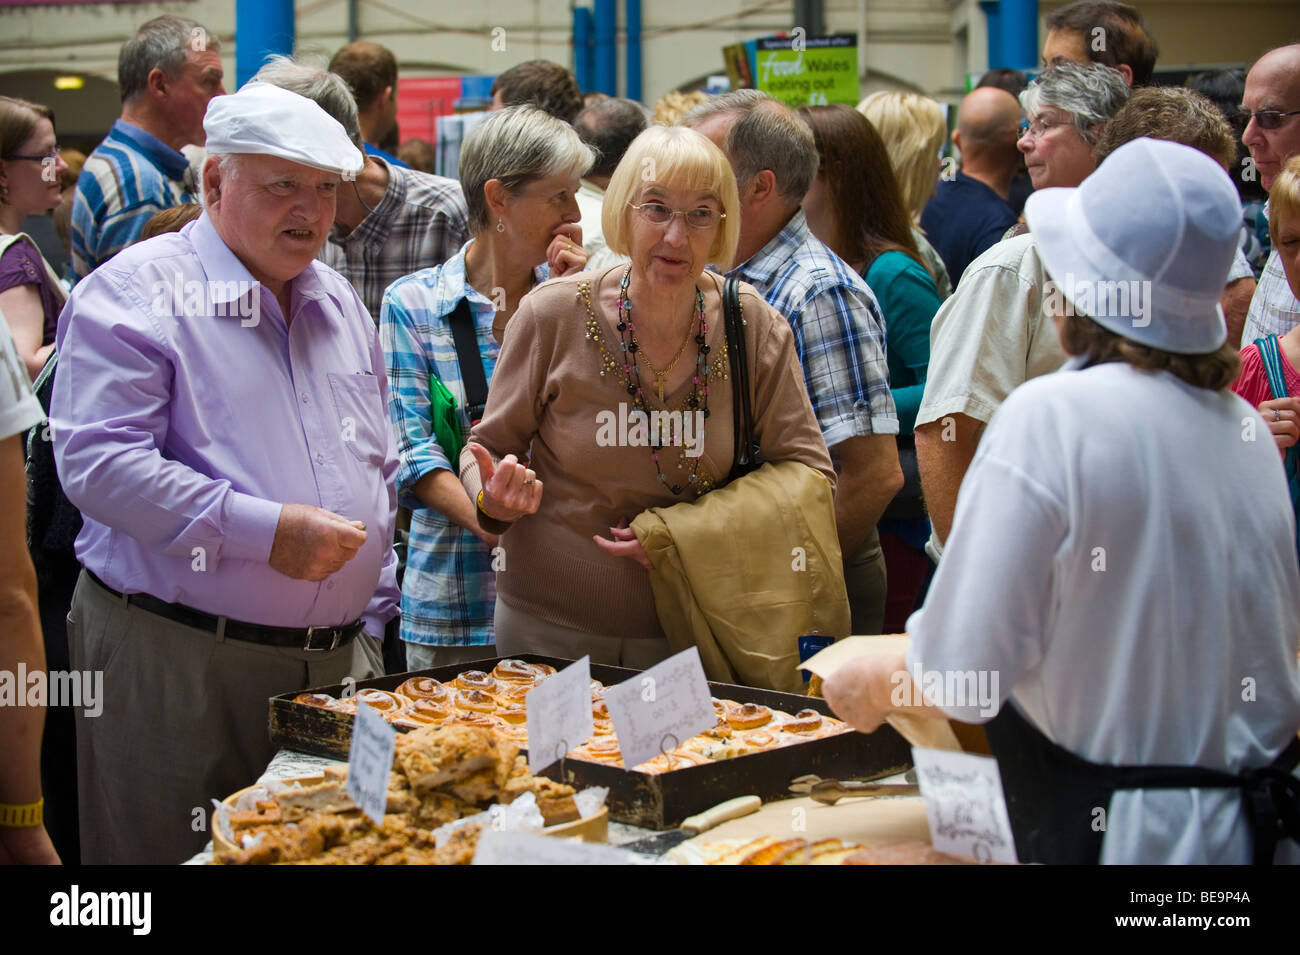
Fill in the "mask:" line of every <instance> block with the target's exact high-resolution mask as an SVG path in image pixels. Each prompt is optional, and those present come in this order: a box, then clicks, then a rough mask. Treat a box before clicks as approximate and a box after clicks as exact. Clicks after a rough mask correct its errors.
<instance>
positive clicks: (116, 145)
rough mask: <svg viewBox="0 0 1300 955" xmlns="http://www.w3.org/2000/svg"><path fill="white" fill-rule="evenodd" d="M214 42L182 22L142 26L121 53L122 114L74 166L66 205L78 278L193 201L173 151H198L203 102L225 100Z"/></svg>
mask: <svg viewBox="0 0 1300 955" xmlns="http://www.w3.org/2000/svg"><path fill="white" fill-rule="evenodd" d="M218 49H219V44H218V42H217V38H216V36H215V35H213V34H210V33H209V32H208V31H207V30H206V29H205V28H204V27H203V26H201V25H200V24H198V23H196V22H195V21H193V20H187V19H185V18H184V17H173V16H163V17H157V18H155V19H153V20H150V21H149V22H148V23H146V24H145V25H144V26H142V27H140V29H139V30H138V31H136V34H135V36H133V37H131V39H129V40H127V41H126V43H125V44H123V46H122V52H121V54H120V56H119V57H118V64H117V82H118V86H119V87H121V92H122V115H121V117H120V118H119V119H118V120H116V121H115V122H114V123H113V128H112V129H111V130H110V131H109V134H108V136H107V138H105V140H104V141H103V142H102V143H100V144H99V146H98V147H96V149H95V151H94V152H92V153H91V154H90V156H89V157H87V159H86V164H85V166H83V167H82V170H81V177H80V178H79V179H78V180H77V193H76V197H75V200H74V202H73V206H72V270H73V272H74V273H75V275H76V277H77V278H78V279H82V278H85V277H86V275H88V274H89V273H90V272H91V271H92V270H93V269H95V268H97V267H98V266H99V265H101V264H103V263H104V262H106V261H108V260H109V259H110V258H112V257H113V256H114V255H116V254H117V253H118V252H120V251H121V250H122V249H124V248H126V247H127V246H128V245H130V244H131V243H133V242H135V241H136V240H137V239H138V238H140V233H141V231H143V229H144V226H145V223H147V222H148V221H149V219H150V218H151V217H152V216H153V214H154V213H156V212H159V211H161V210H163V209H167V208H170V207H171V206H178V205H181V204H183V203H187V202H197V201H198V188H197V186H196V185H195V184H194V182H193V181H192V177H191V176H190V175H189V168H190V163H189V160H188V159H186V158H185V156H184V154H182V153H181V151H180V150H181V147H183V146H186V145H190V144H193V145H195V146H202V145H203V144H204V142H205V139H206V136H205V134H204V132H203V115H204V113H205V112H206V111H207V107H208V101H209V100H211V99H212V97H214V96H219V95H221V94H223V93H225V92H226V91H225V88H224V87H223V86H222V77H223V73H222V69H221V57H220V56H218Z"/></svg>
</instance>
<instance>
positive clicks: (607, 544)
mask: <svg viewBox="0 0 1300 955" xmlns="http://www.w3.org/2000/svg"><path fill="white" fill-rule="evenodd" d="M609 533H610V535H611V536H612V537H613V538H614V539H613V540H612V541H609V540H605V538H603V537H601V536H599V535H593V536H592V538H591V539H592V540H594V541H595V542H596V546H597V547H599V548H600V549H601V550H603V551H604V552H605V553H607V554H611V555H613V556H614V557H630V558H631V559H632V560H634V561H636V562H637V563H638V564H640V565H641V566H642V567H644V568H645V569H646V570H654V565H653V564H652V563H650V558H649V557H648V556H647V555H646V552H645V548H644V547H642V546H641V542H640V541H639V540H637V539H636V532H635V531H633V530H632V528H630V527H628V526H627V518H626V517H624V518H621V519H620V520H619V522H618V527H611V528H610V529H609Z"/></svg>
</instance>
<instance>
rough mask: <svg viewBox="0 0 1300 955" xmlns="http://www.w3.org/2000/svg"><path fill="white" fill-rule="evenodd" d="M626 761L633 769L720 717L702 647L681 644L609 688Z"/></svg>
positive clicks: (612, 714) (607, 699) (607, 697)
mask: <svg viewBox="0 0 1300 955" xmlns="http://www.w3.org/2000/svg"><path fill="white" fill-rule="evenodd" d="M605 705H606V706H607V707H608V708H609V715H610V718H611V719H612V720H613V721H614V732H615V733H617V734H618V745H619V749H620V750H622V753H623V766H624V768H626V769H632V768H634V767H636V766H640V765H641V764H642V763H644V762H645V761H646V760H649V759H654V757H656V756H658V755H659V754H660V753H661V752H665V751H667V750H670V749H672V748H673V747H674V746H677V745H678V744H680V743H684V742H686V741H687V740H688V739H690V738H691V737H692V736H694V735H695V734H696V733H702V732H704V731H705V730H706V729H708V728H709V727H711V726H713V724H714V723H716V722H717V716H716V715H715V713H714V711H713V695H712V694H711V693H710V692H709V681H708V680H707V679H705V677H704V667H703V665H701V663H700V651H699V650H697V649H696V648H695V647H691V648H690V649H689V650H683V651H682V652H681V653H678V654H677V655H675V656H671V657H669V658H668V659H667V660H665V661H664V662H663V663H659V664H656V665H655V666H652V667H651V668H650V669H648V670H646V671H645V672H644V673H640V674H638V675H636V676H634V677H632V678H631V679H629V680H624V681H623V682H622V683H620V684H619V685H618V686H613V687H610V688H609V689H608V690H606V691H605Z"/></svg>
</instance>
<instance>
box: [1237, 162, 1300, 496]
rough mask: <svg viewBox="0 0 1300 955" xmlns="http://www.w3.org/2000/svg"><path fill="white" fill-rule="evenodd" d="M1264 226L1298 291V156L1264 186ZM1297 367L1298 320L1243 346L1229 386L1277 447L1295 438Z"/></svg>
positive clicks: (1299, 393)
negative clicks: (1268, 187)
mask: <svg viewBox="0 0 1300 955" xmlns="http://www.w3.org/2000/svg"><path fill="white" fill-rule="evenodd" d="M1268 231H1269V235H1270V236H1272V239H1273V247H1274V248H1275V249H1277V251H1278V254H1279V256H1280V257H1281V259H1282V269H1283V271H1284V272H1285V273H1286V280H1287V284H1288V285H1290V286H1291V291H1292V292H1294V293H1295V294H1296V295H1300V156H1296V157H1293V158H1292V159H1291V160H1290V161H1289V162H1288V163H1286V165H1285V166H1284V167H1283V170H1282V172H1281V174H1280V175H1279V176H1278V177H1277V179H1276V180H1275V181H1274V183H1273V188H1272V190H1270V192H1269V220H1268ZM1274 343H1276V345H1274ZM1261 346H1262V347H1261ZM1274 355H1275V356H1276V359H1277V361H1276V362H1274V361H1273V357H1274ZM1270 365H1272V370H1273V374H1272V376H1271V377H1272V381H1270V374H1269V366H1270ZM1297 368H1300V325H1297V326H1296V327H1295V328H1293V329H1291V331H1289V332H1287V333H1286V334H1285V335H1283V336H1282V337H1281V338H1278V337H1276V336H1273V335H1270V336H1269V337H1268V338H1261V339H1257V340H1256V341H1255V342H1254V343H1252V344H1249V345H1247V346H1246V347H1245V348H1243V349H1242V350H1241V377H1240V378H1238V379H1237V382H1236V384H1234V385H1233V386H1232V390H1233V391H1234V392H1236V393H1237V394H1239V395H1241V397H1243V398H1245V399H1246V400H1247V401H1249V402H1250V403H1251V404H1252V405H1254V406H1255V407H1257V408H1258V409H1259V413H1260V414H1262V415H1263V416H1264V420H1265V421H1266V422H1268V427H1269V430H1270V431H1271V432H1272V433H1273V437H1274V438H1275V439H1276V441H1277V446H1278V448H1279V449H1280V450H1281V451H1283V452H1286V451H1287V449H1289V448H1291V447H1293V446H1295V445H1296V443H1297V441H1300V371H1297ZM1279 372H1280V376H1281V378H1282V382H1284V383H1285V385H1286V388H1285V391H1284V392H1283V394H1282V395H1280V396H1279V395H1278V393H1277V392H1278V391H1280V390H1282V389H1281V388H1279V387H1275V386H1276V385H1278V384H1279V383H1278V381H1277V379H1278V377H1279V374H1278V373H1279ZM1288 464H1290V462H1288ZM1290 470H1291V468H1290V467H1288V471H1289V472H1290Z"/></svg>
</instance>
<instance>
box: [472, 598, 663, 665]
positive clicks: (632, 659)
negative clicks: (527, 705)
mask: <svg viewBox="0 0 1300 955" xmlns="http://www.w3.org/2000/svg"><path fill="white" fill-rule="evenodd" d="M493 629H494V631H495V633H496V640H497V653H499V654H500V655H501V656H503V657H513V656H518V655H519V654H521V653H537V654H542V655H543V656H551V657H560V658H562V659H565V660H577V659H578V658H579V657H583V656H590V657H591V662H592V663H603V664H605V665H606V666H621V667H630V668H632V669H633V670H644V669H647V668H648V667H652V666H654V665H655V664H656V663H661V662H663V661H664V660H667V659H668V658H669V657H670V656H672V651H671V650H670V649H669V648H668V638H667V637H664V638H662V639H650V640H647V639H645V638H639V639H629V638H627V637H613V636H606V635H605V634H600V633H587V632H585V631H583V630H575V629H573V628H572V627H562V626H560V625H559V624H555V623H549V622H547V621H545V620H542V619H541V618H539V617H534V616H533V615H532V614H528V613H524V612H523V611H522V610H516V609H515V608H514V607H511V606H510V605H509V604H508V603H506V602H505V601H504V600H502V599H501V598H500V597H497V606H496V614H495V617H494V620H493Z"/></svg>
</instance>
